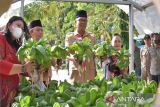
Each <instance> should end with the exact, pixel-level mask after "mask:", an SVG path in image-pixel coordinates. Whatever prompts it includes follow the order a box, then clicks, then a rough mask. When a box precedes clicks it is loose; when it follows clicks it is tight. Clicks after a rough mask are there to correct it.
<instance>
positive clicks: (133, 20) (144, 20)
mask: <svg viewBox="0 0 160 107" xmlns="http://www.w3.org/2000/svg"><path fill="white" fill-rule="evenodd" d="M5 1H9V0H5ZM17 1H20V0H13V1H12V2H17ZM27 1H38V0H27ZM44 1H47V0H44ZM48 1H58V2H87V3H89V2H90V3H92V2H94V3H109V4H118V5H126V6H128V10H129V12H128V14H129V50H130V54H131V57H130V66H129V68H130V71H132V70H133V69H134V51H133V25H135V27H136V29H137V30H138V32H139V33H140V34H143V33H151V32H159V31H160V26H158V25H160V20H159V19H158V17H159V15H158V12H157V11H156V8H155V7H154V6H153V3H152V2H151V0H48ZM23 7H24V0H21V16H23ZM119 7H120V8H121V9H122V10H124V11H125V10H126V9H125V8H122V7H121V6H119Z"/></svg>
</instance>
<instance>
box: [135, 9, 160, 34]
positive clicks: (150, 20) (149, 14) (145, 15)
mask: <svg viewBox="0 0 160 107" xmlns="http://www.w3.org/2000/svg"><path fill="white" fill-rule="evenodd" d="M159 18H160V15H159V14H158V12H157V10H156V9H155V7H154V6H151V7H148V8H147V9H145V10H144V11H142V12H141V11H135V12H134V25H135V27H136V29H137V30H138V32H139V34H144V33H146V34H150V33H152V32H155V33H158V32H160V26H159V25H160V20H159Z"/></svg>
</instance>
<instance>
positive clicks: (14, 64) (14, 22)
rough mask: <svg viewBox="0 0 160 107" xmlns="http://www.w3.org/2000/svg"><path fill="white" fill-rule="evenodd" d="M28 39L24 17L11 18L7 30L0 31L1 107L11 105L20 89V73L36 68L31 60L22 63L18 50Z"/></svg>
mask: <svg viewBox="0 0 160 107" xmlns="http://www.w3.org/2000/svg"><path fill="white" fill-rule="evenodd" d="M23 34H24V37H25V38H26V39H27V38H28V37H27V35H28V34H29V33H28V29H27V25H26V23H25V22H24V20H23V18H21V17H18V16H13V17H11V18H10V19H9V21H8V23H7V25H6V28H5V32H0V107H9V106H10V104H11V103H12V102H13V101H14V97H15V95H16V93H17V91H18V85H19V75H20V74H24V73H28V72H30V71H32V70H33V69H34V66H33V65H32V63H31V62H27V63H25V64H20V62H19V61H18V58H17V55H16V52H17V50H18V49H19V47H20V46H21V44H22V39H21V38H22V35H23Z"/></svg>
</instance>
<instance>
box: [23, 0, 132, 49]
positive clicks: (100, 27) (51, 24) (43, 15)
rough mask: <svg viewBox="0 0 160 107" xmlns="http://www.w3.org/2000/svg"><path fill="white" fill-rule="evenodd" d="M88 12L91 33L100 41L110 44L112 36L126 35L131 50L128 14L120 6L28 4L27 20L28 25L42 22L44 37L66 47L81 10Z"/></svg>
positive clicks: (50, 2)
mask: <svg viewBox="0 0 160 107" xmlns="http://www.w3.org/2000/svg"><path fill="white" fill-rule="evenodd" d="M80 9H83V10H86V11H87V12H88V16H89V17H88V26H87V31H90V32H93V33H94V34H95V36H96V38H97V41H98V39H100V38H101V39H103V40H107V41H110V39H111V36H112V34H114V33H120V34H122V40H123V44H124V45H125V47H127V48H128V38H129V37H128V15H127V14H125V13H124V12H123V11H122V10H120V9H119V8H118V7H117V6H116V5H111V4H100V3H77V2H55V1H43V2H42V1H37V2H34V3H31V4H29V5H26V6H25V8H24V18H25V20H26V21H27V23H29V22H31V21H32V20H35V19H40V20H41V21H42V24H43V27H44V36H47V37H48V38H49V39H50V40H55V41H56V42H57V43H58V44H63V45H64V40H65V35H66V34H67V33H68V32H73V31H74V26H75V14H76V11H77V10H80Z"/></svg>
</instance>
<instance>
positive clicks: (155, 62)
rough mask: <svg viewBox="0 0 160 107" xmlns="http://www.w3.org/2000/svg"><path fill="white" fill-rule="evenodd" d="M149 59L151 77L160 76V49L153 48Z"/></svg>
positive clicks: (148, 56) (150, 50)
mask: <svg viewBox="0 0 160 107" xmlns="http://www.w3.org/2000/svg"><path fill="white" fill-rule="evenodd" d="M147 58H148V60H149V65H150V66H149V68H150V73H151V75H160V47H158V48H154V47H151V48H150V49H149V54H148V55H147Z"/></svg>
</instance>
